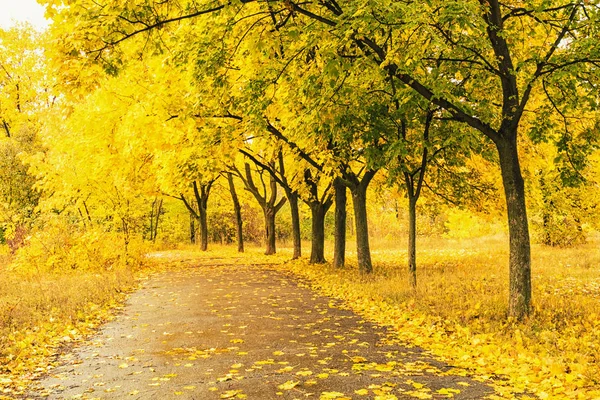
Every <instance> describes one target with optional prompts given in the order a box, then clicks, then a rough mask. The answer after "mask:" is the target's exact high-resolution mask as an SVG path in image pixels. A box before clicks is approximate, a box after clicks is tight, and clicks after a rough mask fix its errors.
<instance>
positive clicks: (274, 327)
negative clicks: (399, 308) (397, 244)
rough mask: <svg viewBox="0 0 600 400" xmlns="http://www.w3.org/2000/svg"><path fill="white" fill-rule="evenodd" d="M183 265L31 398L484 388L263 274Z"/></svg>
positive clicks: (289, 280)
mask: <svg viewBox="0 0 600 400" xmlns="http://www.w3.org/2000/svg"><path fill="white" fill-rule="evenodd" d="M223 261H224V260H204V261H203V262H202V263H193V264H187V265H182V266H181V267H179V268H177V269H172V270H170V271H169V272H166V273H163V274H159V275H156V276H154V277H153V278H151V279H150V280H148V281H147V283H146V285H145V287H144V288H143V289H141V290H139V291H137V292H135V293H134V294H132V295H131V296H130V298H129V300H128V302H127V304H126V306H125V308H124V310H123V312H122V314H121V315H120V316H119V317H118V318H116V319H115V320H114V321H112V322H110V323H108V324H107V325H105V326H104V327H103V329H102V330H101V331H100V332H99V333H98V334H97V335H96V336H94V337H92V338H91V340H90V341H89V343H87V344H85V345H83V346H81V347H79V348H78V349H76V351H75V352H73V353H69V354H64V355H62V356H61V358H62V360H61V361H62V363H63V365H62V366H60V367H58V368H56V369H54V370H53V371H52V373H51V374H50V375H49V376H48V377H47V378H45V379H44V380H42V381H39V382H38V385H37V388H35V390H33V391H32V392H31V393H30V395H29V397H30V398H40V397H47V398H52V399H62V398H65V399H70V398H88V399H92V398H115V399H116V398H119V399H122V398H131V399H149V398H175V397H180V398H190V399H211V398H214V399H219V398H248V399H278V398H288V399H302V398H320V399H330V398H337V399H343V398H365V399H395V398H399V399H400V398H450V397H453V398H462V399H479V398H482V397H484V396H485V395H487V394H491V393H492V392H493V391H492V389H490V388H489V387H488V386H486V385H484V384H483V383H481V382H480V380H481V379H477V378H476V377H469V376H468V375H469V374H468V371H466V370H464V369H459V368H453V367H452V366H449V365H447V364H445V363H442V362H439V361H436V360H435V359H434V358H432V357H431V356H429V355H428V354H427V353H425V352H423V351H422V350H421V349H419V348H417V347H411V346H410V344H406V343H400V342H399V341H398V340H397V339H396V338H395V334H394V333H393V332H392V331H389V330H388V329H387V328H384V327H380V326H377V325H374V324H372V323H370V322H367V321H365V320H363V319H362V318H361V317H360V316H358V315H357V314H355V313H353V312H351V311H349V310H348V309H346V308H345V307H344V306H343V305H342V303H340V302H339V301H337V300H333V299H331V298H327V297H323V296H320V295H317V294H316V293H315V292H314V291H312V290H310V289H309V288H307V287H305V286H304V285H302V284H301V283H299V282H298V280H297V278H294V277H292V276H291V275H288V274H286V273H285V272H282V271H281V270H278V268H274V267H273V266H270V265H247V264H236V263H232V262H231V260H227V261H226V262H223Z"/></svg>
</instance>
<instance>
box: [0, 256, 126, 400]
mask: <svg viewBox="0 0 600 400" xmlns="http://www.w3.org/2000/svg"><path fill="white" fill-rule="evenodd" d="M1 261H2V264H0V398H3V396H8V398H12V396H14V395H19V394H21V393H23V392H24V391H25V389H26V385H27V384H28V383H29V382H30V381H31V379H33V378H35V377H36V376H38V375H40V374H43V373H45V372H49V371H50V370H51V369H52V367H53V363H54V361H56V360H55V359H54V355H55V354H56V352H57V351H58V350H59V349H60V347H61V346H63V345H69V344H71V343H75V342H77V341H80V340H82V339H83V338H84V337H85V336H86V335H87V334H89V333H91V332H93V330H94V328H96V327H97V326H98V325H99V324H100V323H102V322H104V321H105V320H106V319H108V318H110V317H111V315H112V312H113V311H112V310H114V308H115V307H116V306H117V305H119V304H120V303H121V302H122V300H123V299H124V292H125V291H127V290H130V289H131V288H133V287H134V286H135V283H136V281H135V278H136V275H134V273H133V272H132V271H131V270H129V269H127V268H116V267H115V268H113V269H110V270H106V269H98V270H96V271H79V270H77V271H65V270H60V271H54V272H49V271H36V272H34V273H32V272H31V271H28V273H26V274H23V273H21V272H19V271H15V270H12V269H11V268H8V265H9V262H10V257H7V256H5V257H3V258H2V260H1Z"/></svg>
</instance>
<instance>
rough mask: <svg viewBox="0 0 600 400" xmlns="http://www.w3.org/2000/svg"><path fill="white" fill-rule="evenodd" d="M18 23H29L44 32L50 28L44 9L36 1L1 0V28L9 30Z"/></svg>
mask: <svg viewBox="0 0 600 400" xmlns="http://www.w3.org/2000/svg"><path fill="white" fill-rule="evenodd" d="M15 21H16V22H29V23H31V24H32V25H33V26H34V27H36V28H38V29H40V30H43V29H45V28H46V27H47V26H48V21H46V20H45V19H44V7H42V6H41V5H39V4H38V3H36V1H35V0H0V27H2V28H5V29H6V28H9V27H10V26H12V25H14V23H15Z"/></svg>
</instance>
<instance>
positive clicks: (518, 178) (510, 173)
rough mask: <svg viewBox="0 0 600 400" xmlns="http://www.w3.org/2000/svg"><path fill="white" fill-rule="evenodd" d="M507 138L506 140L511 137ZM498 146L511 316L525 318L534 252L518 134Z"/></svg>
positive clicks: (528, 306) (498, 143)
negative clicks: (508, 238)
mask: <svg viewBox="0 0 600 400" xmlns="http://www.w3.org/2000/svg"><path fill="white" fill-rule="evenodd" d="M507 136H508V135H506V136H505V137H507ZM510 136H512V137H513V139H504V138H503V139H501V140H499V141H498V142H497V143H496V147H497V149H498V155H499V157H500V169H501V172H502V183H503V185H504V194H505V196H506V207H507V211H508V232H509V237H510V256H509V269H510V278H509V281H510V283H509V302H508V314H509V316H511V317H514V318H516V319H521V318H523V316H525V315H526V314H528V313H529V311H530V304H531V249H530V243H529V226H528V222H527V209H526V206H525V184H524V182H523V176H522V175H521V167H520V164H519V155H518V151H517V141H516V134H514V135H510Z"/></svg>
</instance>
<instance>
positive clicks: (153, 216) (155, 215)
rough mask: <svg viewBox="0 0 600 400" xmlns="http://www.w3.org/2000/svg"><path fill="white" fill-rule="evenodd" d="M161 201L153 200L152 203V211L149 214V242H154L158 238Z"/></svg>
mask: <svg viewBox="0 0 600 400" xmlns="http://www.w3.org/2000/svg"><path fill="white" fill-rule="evenodd" d="M162 204H163V199H159V198H155V199H154V201H153V202H152V211H151V212H150V240H151V241H152V242H156V237H157V236H158V223H159V221H160V214H161V212H162Z"/></svg>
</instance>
